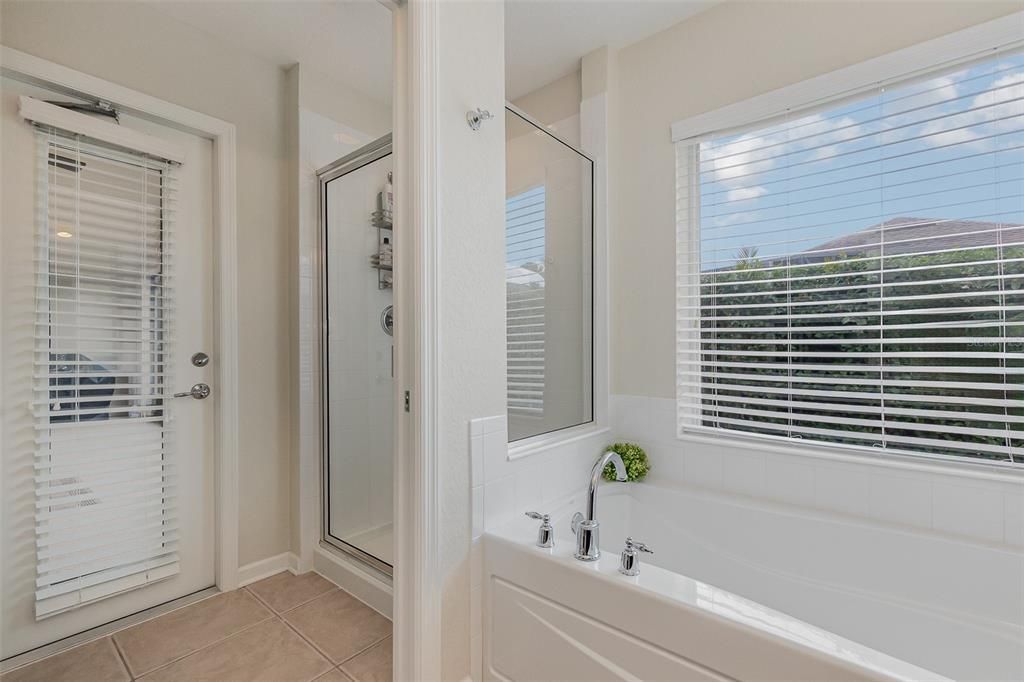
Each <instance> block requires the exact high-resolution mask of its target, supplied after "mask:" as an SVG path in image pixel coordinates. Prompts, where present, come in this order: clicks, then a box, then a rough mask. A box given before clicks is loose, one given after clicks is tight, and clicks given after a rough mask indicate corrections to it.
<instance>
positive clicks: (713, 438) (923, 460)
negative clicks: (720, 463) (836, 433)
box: [677, 429, 1024, 485]
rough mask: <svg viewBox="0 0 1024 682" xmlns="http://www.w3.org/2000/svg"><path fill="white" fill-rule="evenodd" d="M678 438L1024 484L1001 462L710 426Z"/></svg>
mask: <svg viewBox="0 0 1024 682" xmlns="http://www.w3.org/2000/svg"><path fill="white" fill-rule="evenodd" d="M677 440H678V441H680V442H683V443H693V444H704V445H716V446H719V447H727V448H736V449H738V450H746V451H748V452H756V453H771V454H780V455H790V456H793V457H806V458H808V459H817V460H829V461H832V462H846V463H848V464H860V465H865V466H874V467H883V468H887V469H896V470H902V471H913V472H923V473H929V474H939V475H943V476H955V477H957V478H962V479H974V480H983V481H996V482H1000V483H1012V484H1016V485H1020V484H1024V468H1021V467H1019V466H1015V465H1013V464H1002V463H999V462H970V461H962V460H960V459H945V458H942V457H940V456H925V455H908V454H903V453H896V452H888V453H886V454H874V453H872V452H864V451H863V450H861V449H860V448H856V447H853V446H851V447H844V446H842V445H835V446H832V447H823V446H821V445H817V444H811V443H794V442H789V441H785V442H782V441H774V440H771V439H768V438H762V437H757V436H750V437H744V436H741V435H736V434H732V433H729V434H722V435H719V434H718V433H713V432H711V430H710V429H709V430H706V431H705V430H700V431H695V430H683V431H681V432H680V433H679V434H678V435H677Z"/></svg>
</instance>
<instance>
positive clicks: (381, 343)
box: [319, 136, 394, 574]
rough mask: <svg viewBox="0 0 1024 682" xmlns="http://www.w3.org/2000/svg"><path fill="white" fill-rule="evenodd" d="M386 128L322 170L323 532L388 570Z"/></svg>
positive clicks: (390, 475) (389, 246) (389, 406)
mask: <svg viewBox="0 0 1024 682" xmlns="http://www.w3.org/2000/svg"><path fill="white" fill-rule="evenodd" d="M391 170H392V156H391V139H390V136H387V137H385V138H382V139H380V140H377V141H376V142H373V143H371V144H369V145H367V146H366V147H364V148H363V149H360V150H358V151H356V152H354V153H353V154H350V155H348V156H346V157H344V158H342V159H340V160H339V161H337V162H335V163H333V164H331V165H330V166H328V167H327V168H325V169H323V170H321V171H320V172H319V176H320V201H321V239H322V240H323V241H322V253H323V259H324V260H323V273H322V284H323V291H322V305H323V324H324V343H323V349H322V352H323V356H322V363H323V364H322V381H323V386H322V389H323V492H324V500H323V503H324V504H323V508H324V518H323V540H324V541H325V542H327V543H329V544H331V545H332V546H334V547H336V548H338V549H341V550H342V551H345V552H347V553H349V554H351V555H354V556H356V557H357V558H359V559H360V560H362V561H364V562H366V563H367V564H369V565H371V566H373V567H374V568H376V569H378V570H380V571H383V572H385V573H387V574H390V573H391V565H392V561H393V559H392V557H393V555H394V549H393V539H392V538H393V535H392V480H393V449H394V445H393V419H392V417H393V400H394V391H393V381H394V380H393V366H392V336H391V331H392V329H391V315H390V311H391V304H392V291H391V257H392V253H393V252H392V249H393V239H394V238H393V230H392V229H391V228H392V224H391V215H390V211H389V210H388V200H387V194H388V191H389V188H390V182H389V175H390V173H391Z"/></svg>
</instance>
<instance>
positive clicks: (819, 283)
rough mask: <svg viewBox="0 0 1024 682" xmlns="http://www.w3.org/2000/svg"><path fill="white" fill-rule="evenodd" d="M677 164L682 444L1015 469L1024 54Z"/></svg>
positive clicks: (1023, 342) (790, 122) (800, 117)
mask: <svg viewBox="0 0 1024 682" xmlns="http://www.w3.org/2000/svg"><path fill="white" fill-rule="evenodd" d="M677 160H678V173H677V178H678V199H679V201H678V206H679V214H678V229H679V232H678V247H679V259H678V275H677V277H678V282H677V284H678V288H677V291H678V298H677V300H678V311H679V314H678V346H677V348H678V351H677V371H678V406H679V425H680V429H681V430H682V431H685V430H693V429H705V430H706V429H711V430H714V431H715V432H718V433H722V432H725V431H728V432H732V433H736V432H741V433H743V434H750V435H754V436H758V437H773V438H781V439H801V440H804V441H816V442H822V443H829V444H835V445H843V446H854V447H871V448H881V449H885V450H887V451H894V452H895V451H898V452H906V453H914V454H922V455H928V456H939V457H951V456H952V457H961V458H972V459H981V460H990V461H993V460H994V461H1000V462H1010V463H1013V462H1016V463H1021V462H1024V55H1021V54H1004V55H1001V56H999V57H996V58H992V59H989V60H987V61H983V62H976V63H972V64H969V65H966V66H962V67H960V68H959V69H958V70H956V71H954V72H945V73H939V74H937V75H934V76H932V77H927V78H918V79H915V80H913V81H907V82H905V83H902V84H897V85H895V86H888V87H884V88H881V87H880V88H877V89H876V90H874V91H871V92H865V93H862V94H861V95H859V96H856V97H852V98H848V99H846V100H843V101H841V102H839V103H833V104H831V105H828V106H819V107H816V108H814V109H805V110H802V111H797V112H793V113H791V114H789V115H787V116H785V117H784V118H783V119H782V120H779V119H775V120H772V121H770V122H768V123H765V124H763V125H760V126H756V127H751V128H749V129H746V130H742V131H739V132H728V133H723V134H719V135H712V136H708V137H705V138H703V139H700V140H689V141H687V140H684V141H681V142H678V143H677Z"/></svg>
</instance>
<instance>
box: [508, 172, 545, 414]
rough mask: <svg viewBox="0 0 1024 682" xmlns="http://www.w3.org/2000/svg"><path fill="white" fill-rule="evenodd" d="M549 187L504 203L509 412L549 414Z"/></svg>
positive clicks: (537, 189)
mask: <svg viewBox="0 0 1024 682" xmlns="http://www.w3.org/2000/svg"><path fill="white" fill-rule="evenodd" d="M544 195H545V192H544V186H543V185H541V186H539V187H534V188H532V189H529V190H527V191H525V192H522V193H520V194H516V195H515V196H511V197H509V198H508V199H506V200H505V254H506V255H505V260H506V265H505V297H506V298H505V326H506V334H507V336H506V344H507V359H508V370H507V371H508V389H507V390H508V412H509V414H510V415H513V416H542V415H543V414H544V330H545V324H546V323H545V320H544V317H545V305H544V236H545V223H544V215H545V206H544Z"/></svg>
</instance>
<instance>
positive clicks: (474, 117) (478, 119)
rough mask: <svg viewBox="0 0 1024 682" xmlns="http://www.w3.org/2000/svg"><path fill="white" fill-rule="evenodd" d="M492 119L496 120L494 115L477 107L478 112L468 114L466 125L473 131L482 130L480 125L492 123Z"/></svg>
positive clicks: (468, 112)
mask: <svg viewBox="0 0 1024 682" xmlns="http://www.w3.org/2000/svg"><path fill="white" fill-rule="evenodd" d="M492 118H494V114H492V113H491V112H489V111H487V109H481V108H480V107H477V108H476V111H467V112H466V123H468V124H469V127H470V128H472V129H473V130H480V124H481V123H483V122H484V121H490V120H491V119H492Z"/></svg>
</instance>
